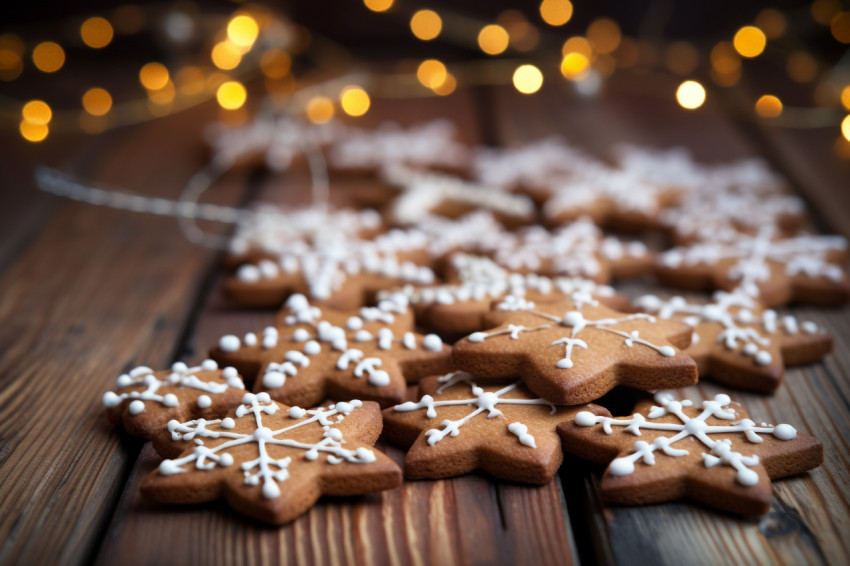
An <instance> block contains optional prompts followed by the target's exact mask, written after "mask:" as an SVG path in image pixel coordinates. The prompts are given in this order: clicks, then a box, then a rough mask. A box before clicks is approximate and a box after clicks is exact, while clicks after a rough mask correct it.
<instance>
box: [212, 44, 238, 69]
mask: <svg viewBox="0 0 850 566" xmlns="http://www.w3.org/2000/svg"><path fill="white" fill-rule="evenodd" d="M210 59H212V62H213V65H215V66H216V67H218V68H219V69H221V70H222V71H230V70H231V69H235V68H236V67H238V66H239V63H241V62H242V52H241V50H240V49H239V47H238V46H237V45H235V44H233V43H231V42H230V41H220V42H218V43H216V44H215V46H214V47H213V48H212V52H211V53H210Z"/></svg>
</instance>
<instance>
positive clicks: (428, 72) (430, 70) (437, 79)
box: [416, 59, 448, 89]
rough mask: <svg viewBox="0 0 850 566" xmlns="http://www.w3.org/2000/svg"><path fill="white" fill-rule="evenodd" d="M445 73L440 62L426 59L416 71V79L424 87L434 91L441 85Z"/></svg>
mask: <svg viewBox="0 0 850 566" xmlns="http://www.w3.org/2000/svg"><path fill="white" fill-rule="evenodd" d="M447 73H448V71H447V70H446V66H445V65H443V63H442V62H440V61H438V60H437V59H426V60H424V61H422V62H421V63H420V64H419V68H417V69H416V78H417V79H419V82H420V83H422V84H423V85H424V86H426V87H428V88H431V89H434V88H437V87H439V86H440V85H441V84H443V82H444V81H445V80H446V75H447Z"/></svg>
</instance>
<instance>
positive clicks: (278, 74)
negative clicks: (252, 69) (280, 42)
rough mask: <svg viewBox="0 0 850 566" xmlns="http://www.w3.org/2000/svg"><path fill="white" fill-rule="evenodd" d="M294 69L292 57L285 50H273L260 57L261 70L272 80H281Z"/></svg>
mask: <svg viewBox="0 0 850 566" xmlns="http://www.w3.org/2000/svg"><path fill="white" fill-rule="evenodd" d="M291 68H292V57H290V55H289V53H287V52H286V51H284V50H283V49H278V48H272V49H268V50H266V51H264V52H263V54H262V56H260V69H262V70H263V74H264V75H265V76H267V77H268V78H270V79H281V78H283V77H285V76H286V75H287V74H289V70H290V69H291Z"/></svg>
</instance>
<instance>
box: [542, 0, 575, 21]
mask: <svg viewBox="0 0 850 566" xmlns="http://www.w3.org/2000/svg"><path fill="white" fill-rule="evenodd" d="M540 17H541V18H543V21H544V22H546V23H547V24H549V25H550V26H562V25H564V24H565V23H567V22H568V21H570V18H572V17H573V5H572V3H571V2H570V1H569V0H543V1H542V2H541V3H540Z"/></svg>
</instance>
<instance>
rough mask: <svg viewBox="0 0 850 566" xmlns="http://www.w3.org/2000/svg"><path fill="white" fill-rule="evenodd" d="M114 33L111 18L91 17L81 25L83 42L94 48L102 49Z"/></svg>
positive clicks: (110, 40) (109, 41)
mask: <svg viewBox="0 0 850 566" xmlns="http://www.w3.org/2000/svg"><path fill="white" fill-rule="evenodd" d="M114 34H115V32H114V30H113V29H112V24H110V23H109V20H107V19H106V18H101V17H100V16H94V17H92V18H89V19H87V20H86V21H84V22H83V25H81V26H80V37H81V38H82V39H83V43H85V44H86V45H88V46H89V47H91V48H92V49H101V48H103V47H106V46H107V45H109V44H110V43H111V42H112V37H113V35H114Z"/></svg>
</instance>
